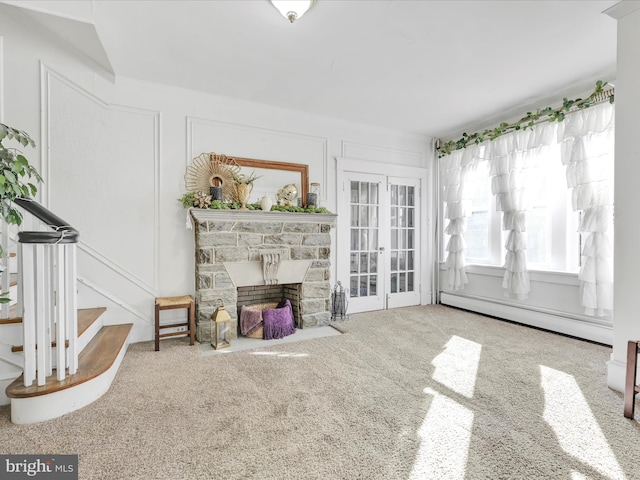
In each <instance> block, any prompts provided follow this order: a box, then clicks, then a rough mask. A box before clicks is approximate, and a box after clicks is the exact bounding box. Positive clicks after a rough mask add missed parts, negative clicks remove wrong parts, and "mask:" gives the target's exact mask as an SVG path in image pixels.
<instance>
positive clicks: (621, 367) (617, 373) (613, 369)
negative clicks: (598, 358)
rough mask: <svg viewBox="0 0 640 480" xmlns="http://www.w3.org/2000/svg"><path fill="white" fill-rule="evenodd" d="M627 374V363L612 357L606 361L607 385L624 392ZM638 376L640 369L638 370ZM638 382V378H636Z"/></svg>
mask: <svg viewBox="0 0 640 480" xmlns="http://www.w3.org/2000/svg"><path fill="white" fill-rule="evenodd" d="M626 374H627V364H626V363H622V362H620V361H618V360H614V359H613V358H612V359H611V360H609V361H608V362H607V385H608V386H609V388H610V389H612V390H615V391H616V392H622V393H624V381H625V377H626ZM638 374H639V376H640V371H639V372H638ZM636 383H638V379H636Z"/></svg>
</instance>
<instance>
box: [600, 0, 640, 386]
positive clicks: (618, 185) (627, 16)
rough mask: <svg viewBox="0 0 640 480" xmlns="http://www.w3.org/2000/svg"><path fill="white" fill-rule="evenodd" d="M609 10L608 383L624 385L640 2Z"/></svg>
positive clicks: (633, 326) (631, 334)
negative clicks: (613, 62)
mask: <svg viewBox="0 0 640 480" xmlns="http://www.w3.org/2000/svg"><path fill="white" fill-rule="evenodd" d="M607 13H609V14H610V15H611V16H612V17H614V18H616V19H617V20H618V59H617V62H618V63H617V65H618V74H617V83H616V165H615V205H616V211H615V259H614V286H615V288H614V312H615V313H614V315H615V321H614V327H613V355H612V359H611V361H610V362H609V376H608V383H609V386H610V387H611V388H613V389H615V390H619V391H623V390H624V373H625V366H626V349H627V342H628V341H629V340H640V316H639V312H638V310H639V309H638V292H639V289H638V285H639V281H638V271H640V257H638V238H640V222H638V205H640V191H639V190H638V180H639V179H640V145H639V144H638V131H639V127H638V112H639V111H640V91H639V90H638V85H640V62H638V49H639V48H640V4H638V3H637V2H628V1H627V2H621V3H620V4H617V5H616V6H614V7H612V8H611V9H610V10H609V11H608V12H607Z"/></svg>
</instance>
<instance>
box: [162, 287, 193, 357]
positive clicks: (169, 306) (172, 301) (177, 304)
mask: <svg viewBox="0 0 640 480" xmlns="http://www.w3.org/2000/svg"><path fill="white" fill-rule="evenodd" d="M176 308H186V309H187V322H186V323H172V324H169V325H160V310H173V309H176ZM183 326H186V327H187V330H186V331H184V330H183V331H181V332H171V333H163V334H160V329H161V328H176V327H183ZM185 334H187V335H189V340H190V342H189V345H193V341H194V336H195V334H196V322H195V302H194V301H193V298H192V297H191V295H185V296H182V297H159V298H156V352H157V351H158V350H160V339H161V338H164V337H174V336H176V335H185Z"/></svg>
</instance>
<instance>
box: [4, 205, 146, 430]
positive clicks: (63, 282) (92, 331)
mask: <svg viewBox="0 0 640 480" xmlns="http://www.w3.org/2000/svg"><path fill="white" fill-rule="evenodd" d="M16 204H17V205H18V206H20V207H21V208H22V209H23V210H24V211H25V212H27V213H29V214H31V215H33V216H34V217H35V219H36V221H37V222H38V223H40V225H38V226H39V227H40V228H42V229H39V230H35V231H22V232H20V233H18V235H17V238H18V248H17V249H18V252H17V267H16V269H17V275H14V277H17V280H16V281H15V282H12V283H13V285H11V286H10V288H11V295H10V297H11V298H12V299H15V300H14V301H13V302H12V304H11V305H7V304H5V305H3V306H2V311H1V312H0V387H4V386H5V385H7V383H9V382H11V383H10V384H9V385H8V386H7V387H6V390H5V392H6V399H9V401H10V403H11V421H12V422H13V423H18V424H29V423H36V422H41V421H45V420H50V419H52V418H56V417H60V416H62V415H64V414H66V413H69V412H72V411H74V410H77V409H79V408H82V407H84V406H86V405H89V404H90V403H92V402H93V401H95V400H97V399H98V398H99V397H100V396H102V395H103V394H104V393H105V392H106V391H107V390H108V389H109V387H110V385H111V383H112V381H113V379H114V378H115V375H116V373H117V371H118V368H119V366H120V363H121V361H122V359H123V357H124V354H125V353H126V350H127V347H128V340H129V332H130V331H131V328H132V326H133V325H132V324H123V325H109V326H106V325H103V313H104V312H105V310H106V309H105V308H104V307H98V308H84V309H77V308H76V294H77V293H76V292H77V288H76V287H77V286H76V264H75V262H76V252H75V248H76V243H77V241H78V232H77V231H76V230H75V229H73V227H70V226H69V225H68V224H67V223H66V222H64V221H63V220H62V219H60V218H59V217H57V216H55V215H54V214H52V213H51V212H50V211H49V210H47V209H45V208H44V207H42V206H41V205H39V204H38V203H36V202H34V201H30V200H29V201H28V200H22V199H18V200H16ZM8 229H9V226H8V225H7V224H6V223H4V224H3V226H2V243H3V249H4V251H5V252H7V251H10V246H9V243H10V242H9V234H8V233H7V232H8ZM11 270H12V267H11V265H10V264H9V265H5V272H3V273H2V285H3V288H4V290H3V291H7V290H6V288H7V286H9V280H8V279H10V278H11V275H10V273H11ZM12 380H13V381H12ZM2 398H3V397H2V396H0V400H2ZM6 399H5V403H6Z"/></svg>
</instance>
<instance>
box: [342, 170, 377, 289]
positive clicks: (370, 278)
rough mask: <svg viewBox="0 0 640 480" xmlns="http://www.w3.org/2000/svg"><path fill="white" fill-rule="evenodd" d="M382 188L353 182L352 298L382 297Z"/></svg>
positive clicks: (366, 183) (351, 194)
mask: <svg viewBox="0 0 640 480" xmlns="http://www.w3.org/2000/svg"><path fill="white" fill-rule="evenodd" d="M379 188H380V184H378V183H373V182H361V181H355V180H352V181H351V186H350V196H349V197H350V202H351V205H350V211H351V218H350V221H349V224H350V225H351V243H350V248H351V254H350V255H351V266H350V282H349V283H350V284H349V289H350V294H351V298H355V297H370V296H377V295H378V283H379V282H378V275H379V274H378V255H379V248H380V245H379V243H378V239H379V238H380V235H379V228H380V227H379V224H378V218H379V208H380V205H379V203H378V199H379V194H380V192H379Z"/></svg>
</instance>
